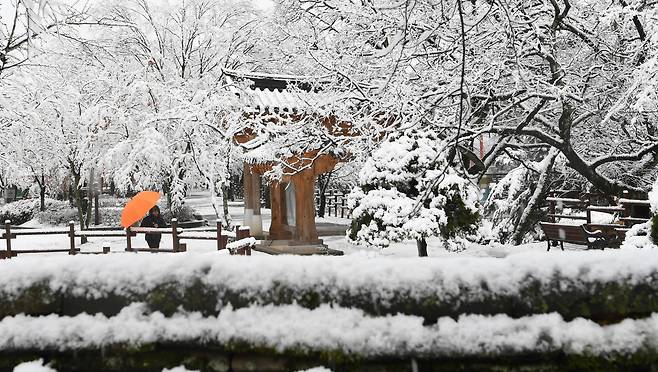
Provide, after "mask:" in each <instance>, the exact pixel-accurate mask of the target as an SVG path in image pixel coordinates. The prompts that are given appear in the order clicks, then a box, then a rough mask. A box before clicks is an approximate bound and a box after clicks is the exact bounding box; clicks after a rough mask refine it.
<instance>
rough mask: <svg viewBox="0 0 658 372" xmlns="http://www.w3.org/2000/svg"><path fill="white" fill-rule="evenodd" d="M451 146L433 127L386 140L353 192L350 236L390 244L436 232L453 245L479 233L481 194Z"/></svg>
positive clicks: (364, 170)
mask: <svg viewBox="0 0 658 372" xmlns="http://www.w3.org/2000/svg"><path fill="white" fill-rule="evenodd" d="M447 146H448V145H447V144H446V143H444V142H442V141H441V140H440V139H439V138H438V137H437V136H436V135H435V134H434V133H433V132H431V131H426V132H413V131H408V132H406V133H404V134H401V135H398V136H392V137H391V138H389V139H388V140H387V141H385V142H384V143H382V145H381V146H380V148H379V149H377V150H376V151H374V152H373V154H372V156H371V157H370V158H369V159H368V160H367V161H366V164H365V165H364V166H363V168H362V170H361V172H360V175H359V184H358V186H357V187H356V188H354V190H353V191H352V193H351V194H350V196H349V199H348V200H349V205H350V208H351V209H352V210H353V212H352V219H353V220H352V226H351V229H350V231H349V238H350V239H351V240H352V241H354V242H357V243H361V244H366V245H369V246H375V247H381V248H384V247H387V246H389V245H390V244H391V243H393V242H399V241H402V240H405V239H416V240H417V241H423V242H424V240H425V238H427V237H431V236H439V237H441V238H442V239H443V241H444V242H446V245H448V243H449V240H451V239H454V238H456V237H459V236H465V235H468V234H473V233H475V232H476V231H477V228H478V222H479V219H480V214H479V208H478V204H477V200H478V192H477V189H475V187H474V186H473V185H471V184H470V183H469V181H468V180H466V179H464V178H463V177H461V176H460V175H459V173H458V172H457V171H456V170H455V169H454V168H452V167H451V165H450V164H449V163H448V160H447V157H446V155H447V154H446V153H447V152H448V151H447Z"/></svg>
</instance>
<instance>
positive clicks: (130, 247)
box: [126, 226, 133, 252]
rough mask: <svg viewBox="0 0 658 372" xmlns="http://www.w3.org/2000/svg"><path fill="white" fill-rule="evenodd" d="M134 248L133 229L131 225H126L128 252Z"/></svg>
mask: <svg viewBox="0 0 658 372" xmlns="http://www.w3.org/2000/svg"><path fill="white" fill-rule="evenodd" d="M132 250H133V244H132V231H130V226H128V227H126V252H130V251H132Z"/></svg>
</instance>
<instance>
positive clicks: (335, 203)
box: [334, 193, 338, 217]
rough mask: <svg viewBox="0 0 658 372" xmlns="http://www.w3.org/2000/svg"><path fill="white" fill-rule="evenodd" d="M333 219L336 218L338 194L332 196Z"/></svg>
mask: <svg viewBox="0 0 658 372" xmlns="http://www.w3.org/2000/svg"><path fill="white" fill-rule="evenodd" d="M334 217H338V193H335V194H334Z"/></svg>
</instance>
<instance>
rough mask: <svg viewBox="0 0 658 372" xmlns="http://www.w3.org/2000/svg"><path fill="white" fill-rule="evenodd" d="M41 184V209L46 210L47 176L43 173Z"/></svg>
mask: <svg viewBox="0 0 658 372" xmlns="http://www.w3.org/2000/svg"><path fill="white" fill-rule="evenodd" d="M38 184H39V210H40V211H41V212H45V211H46V177H45V176H44V175H43V174H42V175H41V181H39V182H38Z"/></svg>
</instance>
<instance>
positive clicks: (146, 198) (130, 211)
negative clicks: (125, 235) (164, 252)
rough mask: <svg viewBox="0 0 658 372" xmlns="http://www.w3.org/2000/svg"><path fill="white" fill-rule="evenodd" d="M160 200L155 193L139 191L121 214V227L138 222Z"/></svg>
mask: <svg viewBox="0 0 658 372" xmlns="http://www.w3.org/2000/svg"><path fill="white" fill-rule="evenodd" d="M158 200H160V193H159V192H155V191H141V192H140V193H139V194H137V195H135V196H134V197H133V198H132V199H130V201H129V202H128V203H126V206H125V207H123V212H121V226H123V227H126V228H127V227H128V226H131V225H132V224H134V223H135V222H137V221H139V220H141V219H142V217H144V215H145V214H146V213H147V212H148V211H149V209H151V208H153V206H154V205H156V204H157V203H158Z"/></svg>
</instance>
